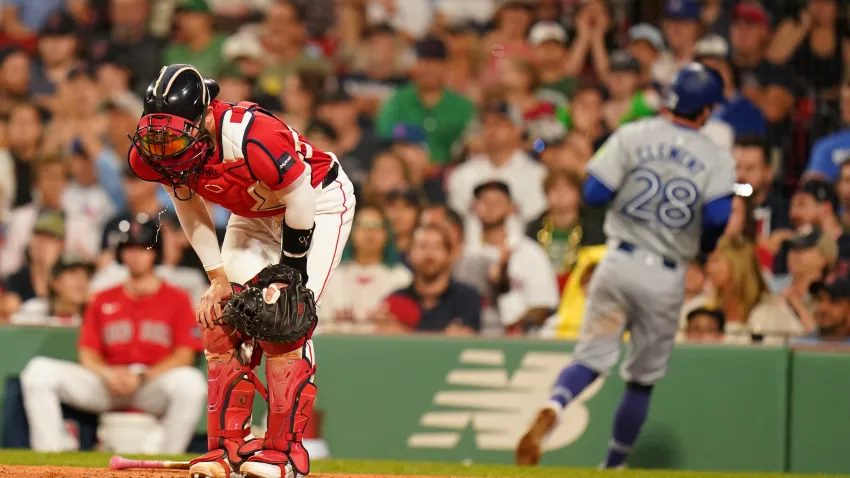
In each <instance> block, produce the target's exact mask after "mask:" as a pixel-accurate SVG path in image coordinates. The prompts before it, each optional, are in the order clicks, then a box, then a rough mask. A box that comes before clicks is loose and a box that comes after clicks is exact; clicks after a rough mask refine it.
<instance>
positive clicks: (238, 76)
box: [216, 63, 254, 103]
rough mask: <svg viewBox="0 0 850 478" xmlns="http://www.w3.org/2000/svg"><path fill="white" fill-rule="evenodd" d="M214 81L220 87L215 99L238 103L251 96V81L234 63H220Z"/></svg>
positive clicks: (249, 98)
mask: <svg viewBox="0 0 850 478" xmlns="http://www.w3.org/2000/svg"><path fill="white" fill-rule="evenodd" d="M216 81H217V82H218V86H219V88H220V89H221V91H220V92H219V93H218V98H217V99H219V100H221V101H226V102H228V103H239V102H240V101H250V100H251V99H252V98H253V95H254V93H253V89H254V85H253V82H251V80H250V79H249V78H248V77H247V76H246V75H245V73H244V72H243V71H242V70H240V69H239V67H238V66H236V65H235V64H232V63H228V64H225V65H222V67H221V69H219V73H218V78H217V80H216Z"/></svg>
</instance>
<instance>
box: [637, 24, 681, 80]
mask: <svg viewBox="0 0 850 478" xmlns="http://www.w3.org/2000/svg"><path fill="white" fill-rule="evenodd" d="M626 50H627V51H628V52H629V53H630V54H631V55H632V56H634V57H635V58H637V59H638V61H639V62H640V67H641V68H640V69H641V75H642V76H641V87H643V88H646V87H655V88H658V89H661V87H663V86H665V85H668V84H669V83H670V82H671V81H672V80H673V75H675V74H676V65H675V63H674V60H673V56H672V55H671V54H670V52H669V51H668V50H667V47H666V46H665V44H664V35H663V34H662V33H661V32H660V31H659V30H658V28H656V27H655V26H653V25H650V24H648V23H641V24H638V25H635V26H633V27H631V28H629V42H628V44H627V45H626Z"/></svg>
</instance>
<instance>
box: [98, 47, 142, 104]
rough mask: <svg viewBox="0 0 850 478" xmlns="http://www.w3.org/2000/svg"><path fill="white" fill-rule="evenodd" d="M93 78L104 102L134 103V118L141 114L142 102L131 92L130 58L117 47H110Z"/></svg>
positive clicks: (131, 67) (131, 66)
mask: <svg viewBox="0 0 850 478" xmlns="http://www.w3.org/2000/svg"><path fill="white" fill-rule="evenodd" d="M94 76H95V79H96V81H97V88H98V91H100V94H101V96H102V97H103V99H104V100H105V101H109V102H112V103H113V104H115V103H119V104H129V103H135V105H134V106H135V113H136V116H140V115H141V114H142V100H141V98H140V97H139V95H137V94H136V93H135V92H133V83H132V80H133V65H132V64H131V63H130V56H129V55H127V54H126V53H125V52H124V51H122V50H121V49H119V48H118V47H115V46H112V47H110V48H109V49H108V50H107V51H106V53H105V54H104V55H103V58H101V59H100V61H99V62H98V64H97V66H96V68H95V70H94Z"/></svg>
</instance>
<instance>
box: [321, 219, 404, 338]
mask: <svg viewBox="0 0 850 478" xmlns="http://www.w3.org/2000/svg"><path fill="white" fill-rule="evenodd" d="M389 236H390V228H389V222H388V221H387V218H386V217H385V216H384V215H383V213H381V211H380V209H378V208H375V207H372V206H368V205H367V206H361V207H359V208H358V209H357V212H356V217H355V218H354V226H353V228H352V235H351V243H350V248H351V254H352V255H351V258H350V260H349V261H347V262H345V263H343V264H342V265H340V266H339V268H338V269H337V271H336V272H335V273H334V275H333V277H331V280H330V282H329V283H328V289H327V290H328V293H327V294H324V296H323V298H322V307H321V308H320V309H319V313H320V315H321V317H322V320H321V321H320V324H321V327H320V330H321V331H322V332H346V333H352V332H353V333H371V332H373V331H374V326H375V324H374V323H373V322H372V319H373V318H374V314H375V312H376V311H377V309H378V307H379V306H380V305H381V304H382V303H383V300H384V299H385V298H386V297H387V296H388V295H389V294H390V293H392V292H394V291H396V290H398V289H400V288H403V287H407V285H408V284H410V281H411V280H412V277H411V274H410V271H409V270H408V269H407V268H406V267H404V266H403V265H401V264H398V263H397V262H396V261H397V259H398V258H397V257H396V252H395V250H394V248H393V246H392V241H391V240H390V237H389Z"/></svg>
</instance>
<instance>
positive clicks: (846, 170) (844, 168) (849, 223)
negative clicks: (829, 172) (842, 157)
mask: <svg viewBox="0 0 850 478" xmlns="http://www.w3.org/2000/svg"><path fill="white" fill-rule="evenodd" d="M835 192H836V194H837V195H838V207H839V211H840V212H841V216H840V217H839V218H838V220H839V221H840V222H841V226H842V227H843V228H844V229H845V230H847V229H850V162H844V163H842V164H841V170H840V173H839V177H838V181H837V182H836V184H835Z"/></svg>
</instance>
